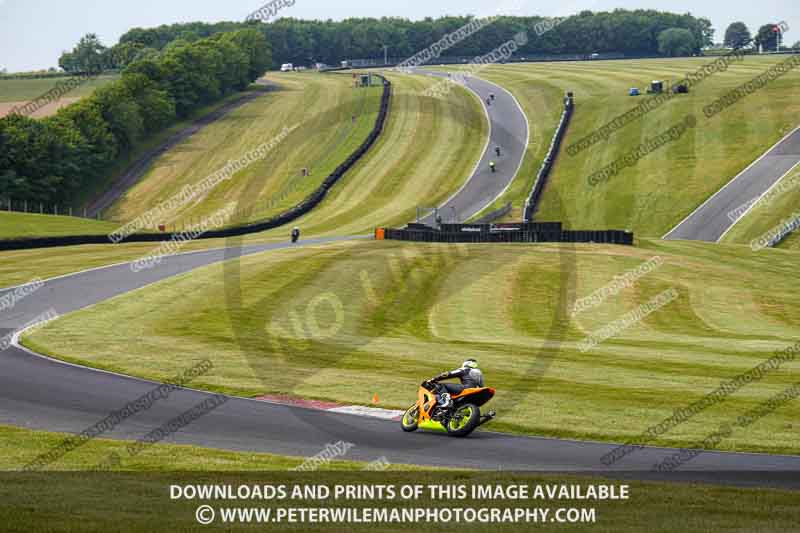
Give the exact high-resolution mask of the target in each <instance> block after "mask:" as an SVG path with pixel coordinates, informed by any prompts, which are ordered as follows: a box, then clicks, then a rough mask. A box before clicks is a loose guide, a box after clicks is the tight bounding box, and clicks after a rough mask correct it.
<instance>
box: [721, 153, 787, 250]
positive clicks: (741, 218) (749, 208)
mask: <svg viewBox="0 0 800 533" xmlns="http://www.w3.org/2000/svg"><path fill="white" fill-rule="evenodd" d="M798 165H800V161H798V162H797V163H795V164H794V166H793V167H792V168H790V169H789V170H787V171H786V174H784V175H783V176H781V177H780V178H778V181H776V182H775V183H773V184H772V185H771V186H770V188H769V189H767V190H766V191H764V193H763V194H762V195H761V196H759V197H758V200H756V201H755V202H753V204H752V205H751V206H750V207H748V208H747V211H745V212H744V213H742V215H741V216H740V217H739V218H737V219H736V220H735V221H734V222H733V224H731V225H730V226H728V229H726V230H725V232H724V233H723V234H722V235H720V236H719V239H717V242H721V241H722V239H723V238H724V237H725V235H727V234H728V233H729V232H730V231H731V230H732V229H733V227H734V226H736V224H738V223H739V222H741V221H742V220H743V219H744V217H746V216H747V214H748V213H750V211H752V210H753V209H755V208H756V206H758V204H759V202H761V200H762V198H764V197H765V196H766V195H767V194H769V192H770V191H771V190H772V189H774V188H775V187H777V186H778V184H779V183H780V182H782V181H783V180H784V178H786V176H788V175H789V174H791V173H792V172H793V171H794V169H796V168H797V167H798Z"/></svg>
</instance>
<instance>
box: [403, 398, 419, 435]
mask: <svg viewBox="0 0 800 533" xmlns="http://www.w3.org/2000/svg"><path fill="white" fill-rule="evenodd" d="M400 426H401V427H402V428H403V431H406V432H408V433H410V432H412V431H416V430H417V428H418V427H419V405H417V404H414V405H412V406H411V407H409V408H408V409H406V412H405V413H404V414H403V418H402V420H400Z"/></svg>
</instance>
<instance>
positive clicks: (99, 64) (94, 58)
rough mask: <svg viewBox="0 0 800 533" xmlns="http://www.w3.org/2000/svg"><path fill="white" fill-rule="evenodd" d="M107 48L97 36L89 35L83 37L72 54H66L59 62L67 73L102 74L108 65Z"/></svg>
mask: <svg viewBox="0 0 800 533" xmlns="http://www.w3.org/2000/svg"><path fill="white" fill-rule="evenodd" d="M107 61H108V57H107V56H106V47H105V46H103V44H102V43H101V42H100V39H98V37H97V35H95V34H94V33H88V34H86V35H84V36H83V37H81V40H80V41H78V44H77V45H76V46H75V48H73V49H72V51H71V52H64V53H63V54H62V55H61V57H60V58H59V60H58V64H59V66H60V67H61V68H63V69H64V70H66V71H67V72H100V71H102V70H103V69H105V68H108V65H107Z"/></svg>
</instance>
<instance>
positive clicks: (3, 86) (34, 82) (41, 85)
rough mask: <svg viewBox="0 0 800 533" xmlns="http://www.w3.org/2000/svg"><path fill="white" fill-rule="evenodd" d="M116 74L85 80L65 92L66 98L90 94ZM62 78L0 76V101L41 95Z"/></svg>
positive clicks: (62, 79)
mask: <svg viewBox="0 0 800 533" xmlns="http://www.w3.org/2000/svg"><path fill="white" fill-rule="evenodd" d="M118 77H119V76H118V75H116V74H113V75H112V74H109V75H102V76H99V77H97V78H96V79H93V80H90V81H87V82H86V83H83V84H81V85H79V86H78V87H76V88H75V89H73V90H72V91H70V92H69V93H67V94H65V95H64V96H65V97H67V98H81V97H84V96H88V95H90V94H92V93H93V92H94V91H95V89H97V88H99V87H102V86H103V85H105V84H107V83H108V82H110V81H113V80H115V79H117V78H118ZM67 79H69V77H64V78H39V79H2V78H0V102H24V101H28V100H32V99H34V98H37V97H39V96H42V95H43V94H45V93H46V92H47V91H49V90H50V89H52V88H54V87H55V86H56V84H58V83H59V82H61V81H64V80H67Z"/></svg>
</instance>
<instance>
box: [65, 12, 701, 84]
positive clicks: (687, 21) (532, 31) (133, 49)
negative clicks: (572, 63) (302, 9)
mask: <svg viewBox="0 0 800 533" xmlns="http://www.w3.org/2000/svg"><path fill="white" fill-rule="evenodd" d="M470 20H472V18H471V17H441V18H436V19H433V18H426V19H423V20H418V21H411V20H408V19H404V18H393V17H384V18H380V19H377V18H350V19H346V20H342V21H331V20H326V21H320V20H299V19H294V18H281V19H279V20H277V21H275V22H272V23H269V24H264V23H261V22H258V21H249V22H242V23H237V22H220V23H216V24H207V23H202V22H193V23H189V24H172V25H164V26H159V27H157V28H149V29H143V28H134V29H132V30H130V31H128V32H127V33H126V34H125V35H123V36H122V37H121V38H120V41H119V43H117V44H116V45H114V46H112V47H111V48H103V47H102V45H100V43H99V41H96V38H95V39H89V40H87V41H83V40H82V42H81V43H78V46H76V48H75V49H74V50H72V51H70V52H66V53H65V54H64V55H63V56H62V57H61V61H60V65H61V67H62V68H64V70H67V71H71V70H79V69H86V68H89V67H90V66H96V65H97V64H101V65H102V66H103V67H104V68H124V67H125V66H126V65H127V64H128V63H129V62H131V61H134V60H135V59H137V58H139V57H142V56H149V55H152V54H154V53H158V52H159V51H161V50H163V49H164V48H166V47H167V46H169V45H170V44H171V43H173V42H193V41H196V40H199V39H202V38H207V37H208V36H210V35H214V34H216V33H219V32H227V31H232V30H234V29H238V28H242V27H253V28H257V29H258V30H259V31H261V32H262V33H263V35H264V37H265V38H266V39H267V41H268V42H269V44H270V46H271V48H272V52H273V61H274V63H273V65H272V66H273V67H276V66H278V65H280V64H282V63H294V64H298V65H306V64H312V63H325V64H329V65H338V64H339V62H340V61H342V60H346V59H357V58H376V57H383V55H384V46H386V47H388V53H389V55H390V56H391V57H395V58H399V57H402V58H406V57H410V56H412V55H414V54H416V53H417V52H419V51H420V50H423V49H425V48H426V47H428V46H430V45H431V44H432V43H434V42H437V41H439V40H440V39H441V38H442V37H444V36H445V35H447V34H449V33H452V32H454V31H455V30H457V29H459V28H461V27H462V26H465V25H466V24H468V23H469V21H470ZM547 21H548V19H546V18H544V17H538V16H531V17H497V18H496V20H494V21H493V22H492V24H490V25H488V26H487V27H485V28H484V29H482V30H480V31H478V32H476V33H475V34H473V35H472V36H470V37H469V38H467V39H465V40H463V41H462V42H460V43H458V44H456V45H455V46H453V47H452V48H450V49H449V50H447V51H446V52H445V55H448V56H469V57H473V56H477V55H482V54H485V53H486V52H488V51H490V50H492V49H494V48H496V47H497V46H498V45H500V44H502V43H504V42H507V41H509V40H510V39H512V38H513V37H514V36H515V35H516V34H518V33H520V32H525V33H527V34H528V42H527V44H525V45H524V46H521V47H520V50H519V52H518V54H519V55H522V56H525V55H536V54H547V55H553V54H591V53H606V52H621V53H626V54H631V55H634V54H635V55H659V54H663V55H674V52H675V51H674V50H672V49H665V46H664V45H663V44H662V43H661V42H660V41H659V36H660V35H661V34H662V33H664V32H666V31H668V30H683V31H682V33H680V38H681V40H682V42H683V43H685V45H686V46H684V47H683V48H681V50H680V52H681V53H685V54H696V53H699V52H700V50H701V49H702V48H703V47H705V46H709V45H711V44H712V43H713V34H714V30H713V28H712V26H711V22H710V21H709V20H708V19H704V18H697V17H694V16H692V15H690V14H684V15H678V14H674V13H666V12H661V11H656V10H635V11H631V10H624V9H617V10H615V11H611V12H592V11H583V12H581V13H578V14H576V15H573V16H570V17H566V18H564V19H561V20H559V21H558V24H556V25H554V27H553V29H552V30H550V31H547V32H545V33H543V34H541V35H539V33H541V31H539V32H537V25H539V26H540V27H541V23H542V22H547ZM673 37H674V32H673ZM84 39H86V38H84ZM661 40H662V41H664V39H663V38H662V39H661ZM670 42H671V41H670Z"/></svg>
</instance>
